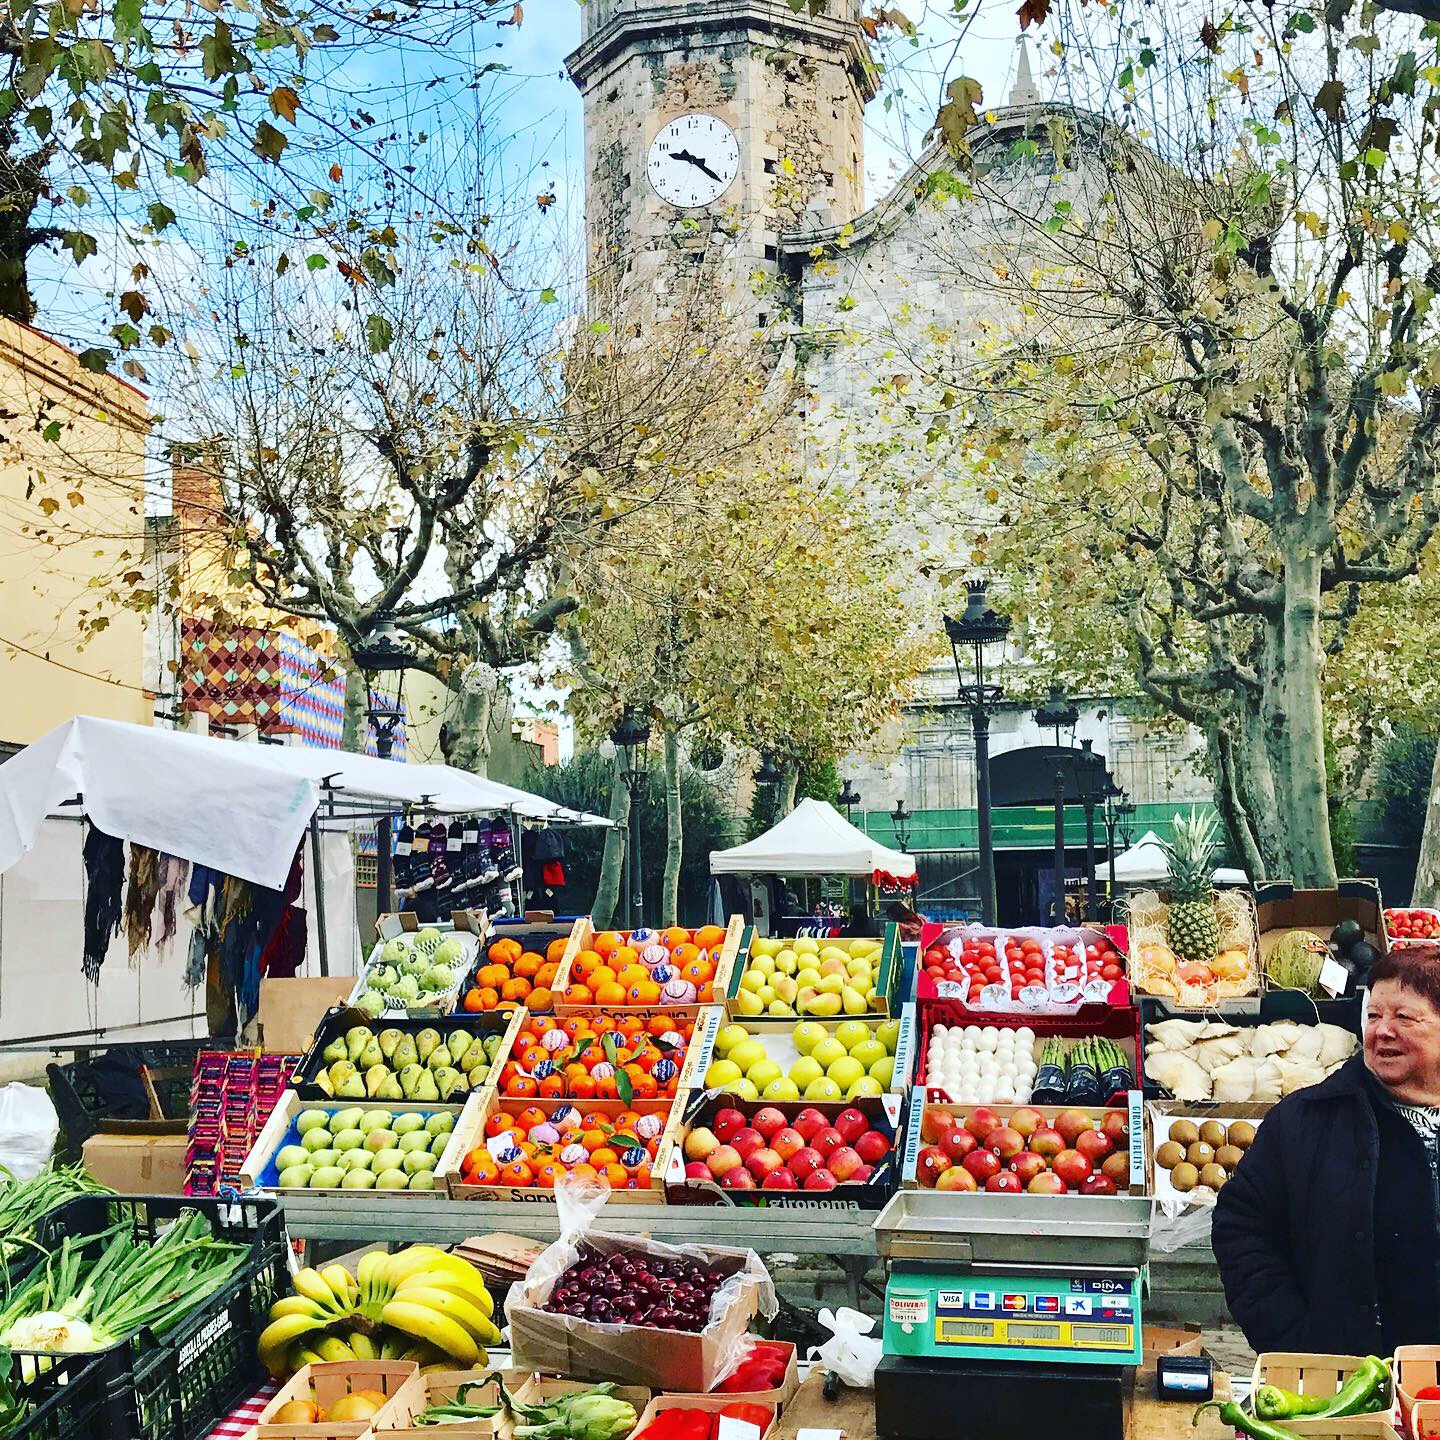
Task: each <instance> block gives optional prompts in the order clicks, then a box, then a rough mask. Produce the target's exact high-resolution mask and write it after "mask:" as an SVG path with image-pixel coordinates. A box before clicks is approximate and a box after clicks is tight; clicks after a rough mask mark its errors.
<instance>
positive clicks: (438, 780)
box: [0, 715, 611, 889]
mask: <svg viewBox="0 0 1440 1440" xmlns="http://www.w3.org/2000/svg"><path fill="white" fill-rule="evenodd" d="M77 797H79V800H80V805H79V806H78V807H75V808H70V807H74V806H75V801H76V799H77ZM404 804H415V805H423V806H425V808H427V809H429V810H433V811H445V812H449V813H453V814H468V813H472V812H475V811H504V812H513V813H515V814H517V815H520V816H522V817H523V818H526V819H535V820H554V821H560V822H563V823H568V824H588V825H608V824H610V823H611V822H610V821H608V820H606V819H604V818H602V817H600V816H597V815H586V814H583V813H582V812H580V811H576V810H569V809H566V808H565V807H563V806H559V805H555V804H554V803H552V802H551V801H549V800H545V799H543V798H541V797H540V796H538V795H531V794H529V793H528V792H527V791H524V790H516V789H514V788H513V787H512V786H509V785H499V784H496V783H495V782H493V781H490V780H483V779H481V778H480V777H479V776H478V775H471V774H469V773H468V772H466V771H464V770H456V769H453V768H451V767H450V766H448V765H407V764H404V763H402V762H400V761H396V760H376V759H374V758H372V757H371V756H369V755H352V754H350V753H348V752H346V751H343V750H316V749H309V748H304V747H298V746H296V747H292V746H286V745H249V744H243V743H240V742H237V741H234V740H219V739H213V738H211V737H209V736H203V735H189V734H185V733H183V732H181V731H177V730H161V729H155V728H152V727H151V726H148V725H131V724H127V723H125V722H123V721H119V720H101V719H97V718H96V717H94V716H91V715H77V716H76V717H75V718H74V719H72V720H67V721H66V722H65V724H63V725H61V726H58V727H57V728H56V729H54V730H52V731H50V733H49V734H48V735H42V736H41V737H40V739H38V740H36V741H35V742H34V744H32V745H27V746H26V747H25V749H24V750H22V751H20V753H19V754H18V755H16V756H14V757H13V758H12V759H10V760H9V761H7V762H6V763H5V764H4V765H0V873H3V872H4V871H6V870H8V869H9V868H10V867H11V866H12V865H14V864H15V862H16V861H17V860H19V859H20V857H21V856H22V855H23V854H25V852H26V851H27V850H29V849H30V848H31V847H32V846H33V845H34V844H35V841H36V839H37V837H38V835H39V833H40V827H41V825H42V824H43V823H44V820H45V817H46V816H47V815H50V814H64V813H67V811H68V813H72V814H73V813H76V809H78V810H80V811H83V813H84V814H85V815H86V816H87V817H88V818H89V819H90V820H91V821H92V822H93V823H94V824H95V825H96V826H98V827H99V829H101V830H103V831H104V832H105V833H106V834H107V835H113V836H115V837H116V838H117V839H120V840H130V841H133V842H134V843H136V844H139V845H147V846H149V847H150V848H151V849H153V850H162V851H165V852H166V853H167V854H171V855H178V856H180V857H181V858H182V859H185V860H189V861H191V862H192V863H194V864H199V865H208V866H210V867H211V868H212V869H215V870H221V871H223V872H225V873H226V874H227V875H235V876H238V877H239V878H240V879H242V880H249V881H251V882H252V883H254V884H257V885H266V886H269V887H270V888H272V889H279V888H281V887H282V886H283V885H284V884H285V879H286V876H287V875H288V873H289V870H290V864H291V861H292V860H293V859H294V856H295V849H296V847H297V846H298V845H299V843H300V840H301V837H302V836H303V835H304V834H305V831H306V828H307V827H308V826H309V824H310V820H311V817H312V816H314V815H315V814H316V812H317V810H319V809H321V807H322V805H323V806H324V807H325V812H326V815H329V814H331V813H333V814H334V816H335V817H336V818H340V819H343V818H344V816H345V814H346V811H347V810H353V809H354V808H355V807H356V806H357V805H361V806H367V807H369V808H371V809H373V808H374V807H376V806H377V805H404Z"/></svg>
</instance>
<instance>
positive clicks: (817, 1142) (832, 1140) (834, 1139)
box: [810, 1125, 845, 1155]
mask: <svg viewBox="0 0 1440 1440" xmlns="http://www.w3.org/2000/svg"><path fill="white" fill-rule="evenodd" d="M844 1143H845V1137H844V1136H843V1135H842V1134H841V1133H840V1132H839V1131H838V1130H837V1129H836V1128H835V1127H834V1126H833V1125H827V1126H826V1127H825V1128H824V1129H823V1130H817V1131H816V1132H815V1134H813V1135H812V1136H811V1137H810V1144H811V1145H812V1146H813V1147H814V1148H815V1149H816V1150H818V1151H819V1152H820V1153H821V1154H822V1155H833V1154H834V1153H835V1152H836V1151H837V1150H838V1149H839V1148H840V1147H841V1146H842V1145H843V1144H844Z"/></svg>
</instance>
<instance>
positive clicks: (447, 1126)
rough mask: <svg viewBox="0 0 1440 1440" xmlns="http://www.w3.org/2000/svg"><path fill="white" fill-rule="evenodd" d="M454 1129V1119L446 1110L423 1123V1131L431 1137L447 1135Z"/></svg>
mask: <svg viewBox="0 0 1440 1440" xmlns="http://www.w3.org/2000/svg"><path fill="white" fill-rule="evenodd" d="M454 1128H455V1117H454V1116H453V1115H452V1114H451V1113H450V1112H449V1111H448V1110H442V1111H441V1112H440V1113H439V1114H438V1115H432V1116H431V1117H430V1118H429V1119H428V1120H427V1121H426V1122H425V1129H426V1131H427V1132H428V1133H429V1134H431V1135H448V1134H449V1133H450V1132H451V1131H452V1130H453V1129H454Z"/></svg>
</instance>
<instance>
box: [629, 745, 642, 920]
mask: <svg viewBox="0 0 1440 1440" xmlns="http://www.w3.org/2000/svg"><path fill="white" fill-rule="evenodd" d="M639 781H640V775H639V772H638V771H637V772H636V775H635V784H638V783H639ZM630 858H631V861H632V862H633V864H634V866H635V883H634V885H633V886H631V889H630V900H631V905H632V907H633V908H632V909H631V912H630V927H631V929H633V930H638V929H639V928H640V927H641V926H642V925H644V923H645V877H644V872H643V871H642V870H641V868H640V812H639V810H638V808H637V807H636V804H635V785H632V786H631V787H630Z"/></svg>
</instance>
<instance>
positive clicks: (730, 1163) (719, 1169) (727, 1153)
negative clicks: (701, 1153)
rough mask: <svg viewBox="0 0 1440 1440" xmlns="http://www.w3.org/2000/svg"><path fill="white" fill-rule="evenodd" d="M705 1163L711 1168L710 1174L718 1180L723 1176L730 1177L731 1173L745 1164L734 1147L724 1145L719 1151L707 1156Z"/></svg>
mask: <svg viewBox="0 0 1440 1440" xmlns="http://www.w3.org/2000/svg"><path fill="white" fill-rule="evenodd" d="M705 1163H706V1164H707V1165H708V1166H709V1167H710V1173H711V1174H712V1175H713V1176H715V1178H716V1179H717V1180H718V1179H719V1178H720V1177H721V1176H722V1175H728V1174H729V1173H730V1171H732V1170H734V1169H735V1168H736V1167H737V1166H740V1165H743V1164H744V1163H745V1162H744V1160H742V1159H741V1157H740V1152H739V1151H738V1150H737V1149H736V1148H735V1147H734V1146H733V1145H722V1146H721V1147H720V1148H719V1149H718V1150H716V1151H713V1152H712V1153H711V1154H710V1155H708V1156H706V1158H705Z"/></svg>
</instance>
